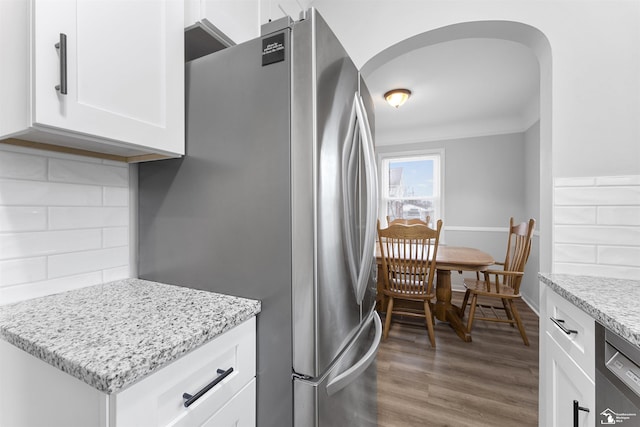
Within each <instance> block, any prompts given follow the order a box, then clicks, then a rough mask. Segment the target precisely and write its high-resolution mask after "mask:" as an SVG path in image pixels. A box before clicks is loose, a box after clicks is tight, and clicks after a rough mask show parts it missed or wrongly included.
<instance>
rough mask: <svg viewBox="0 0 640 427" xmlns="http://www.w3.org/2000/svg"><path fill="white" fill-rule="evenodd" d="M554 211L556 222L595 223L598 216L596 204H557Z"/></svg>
mask: <svg viewBox="0 0 640 427" xmlns="http://www.w3.org/2000/svg"><path fill="white" fill-rule="evenodd" d="M554 213H555V216H554V222H555V223H556V224H595V223H596V218H597V217H596V214H597V208H596V207H595V206H557V207H556V209H555V212H554Z"/></svg>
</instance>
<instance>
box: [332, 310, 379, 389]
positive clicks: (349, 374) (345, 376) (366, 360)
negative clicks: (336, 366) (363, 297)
mask: <svg viewBox="0 0 640 427" xmlns="http://www.w3.org/2000/svg"><path fill="white" fill-rule="evenodd" d="M372 317H373V322H374V325H375V328H376V332H375V336H374V338H373V343H372V344H371V347H369V350H367V352H366V353H365V355H364V356H363V357H362V359H360V360H359V361H358V362H356V364H355V365H353V366H351V367H350V368H349V369H347V370H346V371H344V372H343V373H341V374H340V375H338V376H337V377H335V378H334V379H332V380H331V381H329V383H328V384H327V394H328V395H329V396H331V395H332V394H335V393H337V392H339V391H340V390H342V389H343V388H345V387H346V386H348V385H349V384H350V383H351V382H352V381H354V380H355V379H356V378H358V377H359V376H360V375H361V374H362V373H363V372H364V371H365V370H366V369H367V368H368V367H369V365H371V363H372V362H373V361H374V360H375V358H376V355H377V353H378V347H379V346H380V341H381V340H382V321H380V316H379V315H378V313H377V312H376V311H373V312H372ZM363 329H364V328H363Z"/></svg>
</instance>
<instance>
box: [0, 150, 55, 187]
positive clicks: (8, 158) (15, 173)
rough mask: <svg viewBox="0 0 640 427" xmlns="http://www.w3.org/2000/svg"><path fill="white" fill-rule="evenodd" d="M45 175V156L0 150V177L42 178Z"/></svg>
mask: <svg viewBox="0 0 640 427" xmlns="http://www.w3.org/2000/svg"><path fill="white" fill-rule="evenodd" d="M46 176H47V159H46V158H44V157H34V156H29V155H26V154H20V153H12V152H9V151H0V177H3V178H15V179H34V180H44V179H45V178H46Z"/></svg>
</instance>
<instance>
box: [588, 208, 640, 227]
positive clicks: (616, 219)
mask: <svg viewBox="0 0 640 427" xmlns="http://www.w3.org/2000/svg"><path fill="white" fill-rule="evenodd" d="M598 224H603V225H640V206H598Z"/></svg>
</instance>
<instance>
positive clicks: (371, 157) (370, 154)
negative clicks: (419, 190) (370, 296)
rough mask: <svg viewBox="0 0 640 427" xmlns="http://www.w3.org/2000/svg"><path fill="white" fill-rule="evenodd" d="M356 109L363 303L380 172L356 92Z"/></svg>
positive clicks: (359, 298)
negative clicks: (362, 190) (363, 192)
mask: <svg viewBox="0 0 640 427" xmlns="http://www.w3.org/2000/svg"><path fill="white" fill-rule="evenodd" d="M355 98H356V99H355V106H356V108H355V110H356V116H357V117H358V127H359V128H360V137H361V138H360V140H361V141H362V150H363V154H364V156H363V157H364V169H365V177H366V180H367V182H366V189H367V213H366V214H367V216H366V222H365V237H364V246H363V247H362V257H361V260H362V264H361V266H360V272H359V274H358V285H357V295H356V297H357V301H358V303H359V304H360V303H362V300H363V299H364V294H365V292H366V290H367V284H368V282H369V276H370V270H371V266H372V265H373V257H374V247H375V244H376V228H375V222H376V219H377V216H378V178H377V176H378V173H377V171H376V159H375V154H374V151H373V135H372V133H371V125H370V123H369V118H368V117H367V111H366V109H365V107H364V102H363V101H362V97H360V95H359V94H357V93H356V96H355Z"/></svg>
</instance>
